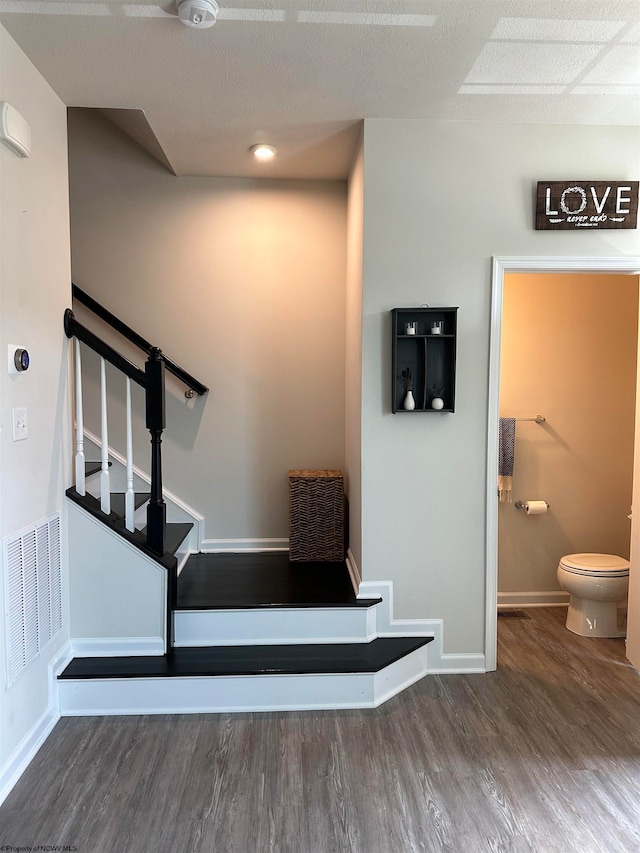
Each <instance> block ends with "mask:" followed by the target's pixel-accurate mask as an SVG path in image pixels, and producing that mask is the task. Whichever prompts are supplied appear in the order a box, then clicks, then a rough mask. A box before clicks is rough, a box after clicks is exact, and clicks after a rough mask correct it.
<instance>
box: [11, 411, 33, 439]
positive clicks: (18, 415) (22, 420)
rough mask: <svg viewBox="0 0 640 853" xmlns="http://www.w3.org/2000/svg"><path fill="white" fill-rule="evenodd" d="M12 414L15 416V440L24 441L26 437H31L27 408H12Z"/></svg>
mask: <svg viewBox="0 0 640 853" xmlns="http://www.w3.org/2000/svg"><path fill="white" fill-rule="evenodd" d="M11 415H12V418H13V440H14V441H23V440H24V439H25V438H29V429H28V427H27V410H26V409H24V408H21V409H11Z"/></svg>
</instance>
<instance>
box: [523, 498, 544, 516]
mask: <svg viewBox="0 0 640 853" xmlns="http://www.w3.org/2000/svg"><path fill="white" fill-rule="evenodd" d="M548 509H549V504H548V503H547V502H546V501H525V502H524V511H525V512H526V513H527V515H544V513H545V512H546V511H547V510H548Z"/></svg>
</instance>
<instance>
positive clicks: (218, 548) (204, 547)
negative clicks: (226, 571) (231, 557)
mask: <svg viewBox="0 0 640 853" xmlns="http://www.w3.org/2000/svg"><path fill="white" fill-rule="evenodd" d="M288 550H289V540H288V539H203V540H202V542H201V543H200V553H202V554H225V553H229V554H242V553H255V552H256V551H288Z"/></svg>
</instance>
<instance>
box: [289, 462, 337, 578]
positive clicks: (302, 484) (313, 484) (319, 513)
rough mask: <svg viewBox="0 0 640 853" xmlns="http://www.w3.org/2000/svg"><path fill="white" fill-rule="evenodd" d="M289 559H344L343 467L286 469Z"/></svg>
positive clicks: (310, 560)
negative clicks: (304, 469)
mask: <svg viewBox="0 0 640 853" xmlns="http://www.w3.org/2000/svg"><path fill="white" fill-rule="evenodd" d="M289 559H290V560H292V561H293V562H312V561H327V562H328V561H332V562H334V561H335V562H338V561H339V562H342V560H344V485H343V478H342V471H289Z"/></svg>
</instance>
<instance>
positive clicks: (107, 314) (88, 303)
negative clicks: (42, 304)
mask: <svg viewBox="0 0 640 853" xmlns="http://www.w3.org/2000/svg"><path fill="white" fill-rule="evenodd" d="M71 293H72V296H73V298H74V299H77V300H78V302H81V303H82V304H83V305H84V306H85V307H86V308H88V309H89V310H90V311H92V312H93V313H94V314H95V315H96V316H97V317H100V319H101V320H104V321H105V323H108V324H109V325H110V326H111V327H112V328H113V329H115V330H116V332H119V334H121V335H122V336H123V337H125V338H127V340H129V341H131V343H132V344H134V345H135V346H137V347H138V348H139V349H141V350H142V351H143V352H145V353H146V354H147V355H150V354H151V353H152V351H154V350H157V347H154V345H153V344H151V343H149V341H147V340H146V339H145V338H143V337H142V335H139V334H138V333H137V332H136V331H135V330H134V329H132V328H131V326H128V325H127V324H126V323H124V322H123V321H122V320H120V319H119V318H118V317H116V315H115V314H112V313H111V311H109V310H107V309H106V308H105V307H104V306H103V305H101V304H100V303H99V302H96V300H95V299H93V297H91V296H89V294H88V293H85V292H84V290H82V289H81V288H79V287H78V285H77V284H72V285H71ZM162 359H163V361H164V363H165V366H166V368H167V370H168V371H169V373H172V374H173V375H174V376H175V377H177V378H178V379H179V380H180V381H181V382H183V383H184V384H185V385H186V386H187V387H188V388H190V389H191V390H192V391H195V393H196V394H198V395H199V396H202V395H203V394H206V393H207V391H208V390H209V389H208V388H207V386H206V385H203V384H202V382H198V380H197V379H196V378H195V377H193V376H192V375H191V374H190V373H188V372H187V371H186V370H184V368H182V367H180V366H179V365H178V364H176V363H175V361H172V360H171V359H170V358H167V356H166V355H164V353H163V354H162ZM191 396H193V395H191Z"/></svg>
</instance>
